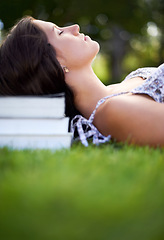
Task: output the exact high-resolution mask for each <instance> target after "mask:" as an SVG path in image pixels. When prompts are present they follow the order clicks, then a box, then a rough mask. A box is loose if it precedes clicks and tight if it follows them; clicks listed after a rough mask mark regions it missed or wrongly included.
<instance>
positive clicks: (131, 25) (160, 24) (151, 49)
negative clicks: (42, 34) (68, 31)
mask: <svg viewBox="0 0 164 240" xmlns="http://www.w3.org/2000/svg"><path fill="white" fill-rule="evenodd" d="M24 15H32V16H33V17H35V18H39V19H42V20H47V21H52V22H55V23H56V24H57V25H59V26H65V25H69V24H72V23H78V24H79V25H80V27H81V32H84V33H85V34H88V35H90V36H91V37H92V38H93V39H95V40H97V41H98V42H99V43H100V45H101V51H100V54H99V55H98V57H97V58H96V60H95V61H94V65H93V67H94V70H95V72H96V74H97V75H98V76H99V78H100V79H101V80H102V81H103V82H104V83H105V84H109V83H114V82H120V81H121V80H123V78H124V77H125V76H126V75H127V74H128V73H129V72H130V71H132V70H135V69H136V68H138V67H145V66H158V65H159V64H160V63H162V62H163V59H164V50H163V49H164V48H163V45H164V1H163V0H133V1H132V0H123V1H122V0H117V1H114V0H101V1H95V0H1V1H0V19H1V20H0V29H1V30H0V38H1V40H2V38H3V36H4V35H5V32H6V31H7V30H8V29H9V28H10V27H12V26H13V24H14V23H15V22H16V21H17V20H18V19H19V18H21V17H22V16H24Z"/></svg>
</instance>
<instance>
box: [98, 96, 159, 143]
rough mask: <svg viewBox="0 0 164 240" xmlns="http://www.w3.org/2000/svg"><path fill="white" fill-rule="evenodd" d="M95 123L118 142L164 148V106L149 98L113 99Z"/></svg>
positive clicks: (128, 97) (122, 97)
mask: <svg viewBox="0 0 164 240" xmlns="http://www.w3.org/2000/svg"><path fill="white" fill-rule="evenodd" d="M94 124H95V125H96V127H97V128H98V129H99V131H100V132H101V133H102V134H104V135H109V134H110V135H112V137H113V138H115V139H116V140H118V141H124V142H125V141H126V142H129V143H135V144H139V145H150V146H164V104H162V103H157V102H155V101H154V100H152V99H151V98H150V97H147V96H145V95H120V96H117V97H113V98H112V99H109V100H108V101H107V102H105V103H104V104H103V105H102V106H101V108H100V109H99V110H98V111H97V113H96V115H95V121H94Z"/></svg>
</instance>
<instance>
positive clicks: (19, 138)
mask: <svg viewBox="0 0 164 240" xmlns="http://www.w3.org/2000/svg"><path fill="white" fill-rule="evenodd" d="M71 140H72V133H66V134H54V135H45V134H44V135H1V136H0V147H9V148H11V149H18V150H22V149H50V150H57V149H62V148H69V147H70V146H71Z"/></svg>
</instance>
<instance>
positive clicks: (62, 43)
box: [33, 20, 99, 68]
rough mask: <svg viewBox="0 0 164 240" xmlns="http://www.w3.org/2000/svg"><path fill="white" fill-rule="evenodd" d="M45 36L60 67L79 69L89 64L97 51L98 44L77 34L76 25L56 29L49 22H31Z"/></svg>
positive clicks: (77, 28) (77, 27) (55, 26)
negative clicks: (54, 52) (53, 50)
mask: <svg viewBox="0 0 164 240" xmlns="http://www.w3.org/2000/svg"><path fill="white" fill-rule="evenodd" d="M33 22H34V23H35V24H36V25H37V26H39V27H40V28H41V29H42V30H43V31H44V32H45V34H46V35H47V38H48V42H49V43H50V44H51V45H52V46H53V47H54V49H55V51H56V54H57V59H58V61H59V62H60V64H61V65H63V66H67V67H69V68H79V67H82V66H83V65H87V64H90V63H91V62H92V60H93V58H94V57H95V56H96V54H97V53H98V51H99V44H98V43H97V42H95V41H93V40H91V38H90V37H89V36H85V35H84V34H82V33H79V26H78V25H71V26H68V27H63V28H61V27H58V26H57V25H55V24H53V23H51V22H45V21H41V20H33Z"/></svg>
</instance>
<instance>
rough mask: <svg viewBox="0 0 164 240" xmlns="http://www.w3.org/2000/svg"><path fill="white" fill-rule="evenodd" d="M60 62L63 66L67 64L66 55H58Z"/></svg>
mask: <svg viewBox="0 0 164 240" xmlns="http://www.w3.org/2000/svg"><path fill="white" fill-rule="evenodd" d="M56 58H57V60H58V62H59V63H60V65H61V66H62V67H63V66H66V59H65V57H63V56H61V55H57V56H56Z"/></svg>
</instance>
